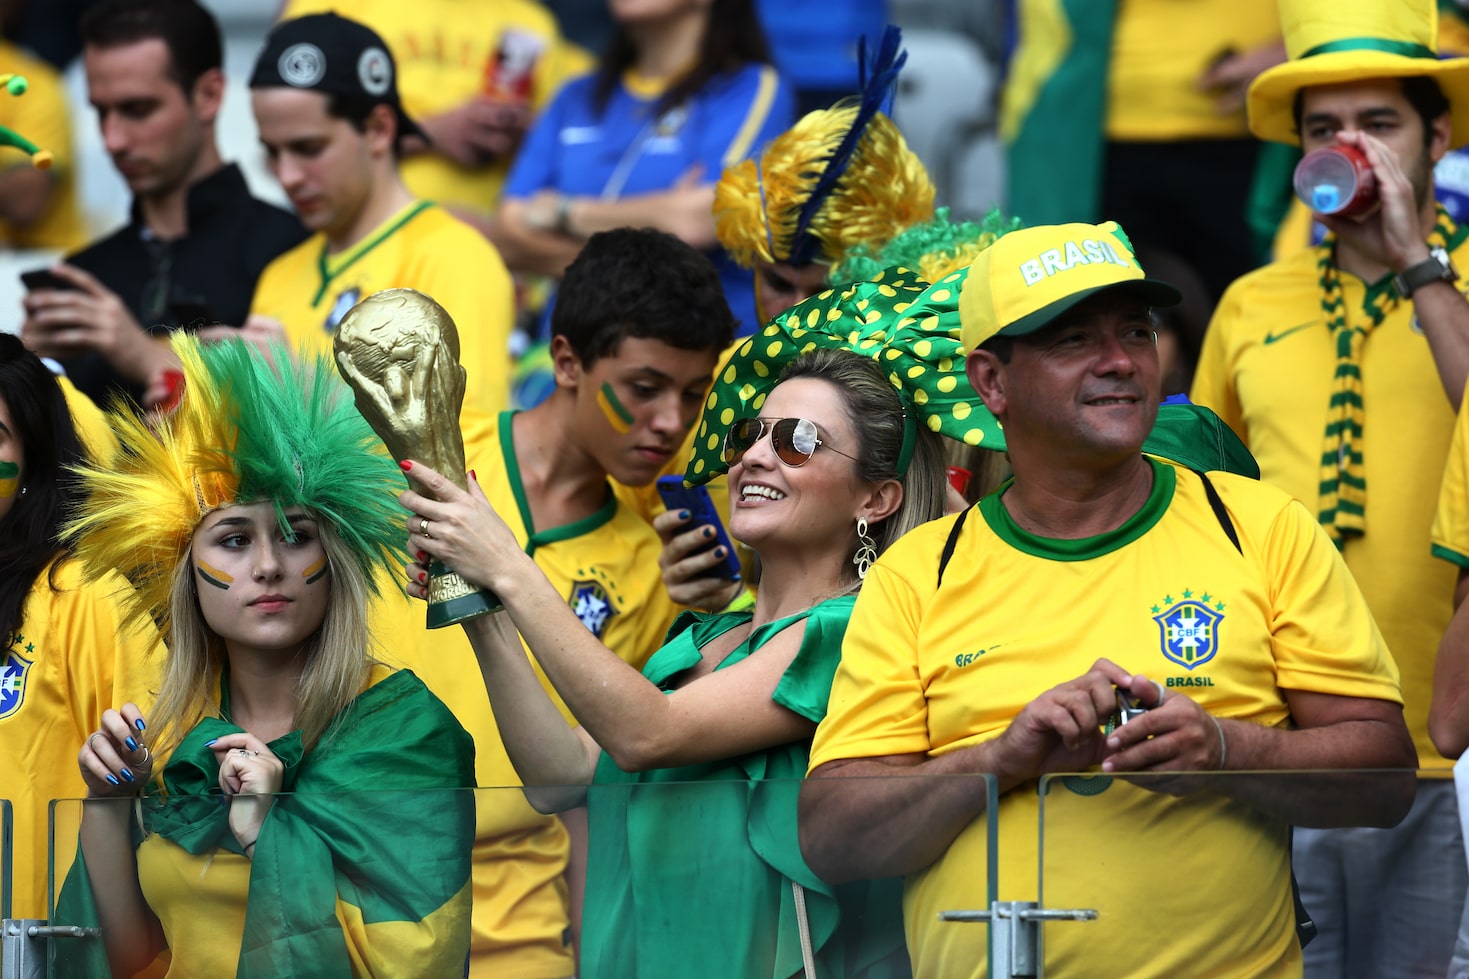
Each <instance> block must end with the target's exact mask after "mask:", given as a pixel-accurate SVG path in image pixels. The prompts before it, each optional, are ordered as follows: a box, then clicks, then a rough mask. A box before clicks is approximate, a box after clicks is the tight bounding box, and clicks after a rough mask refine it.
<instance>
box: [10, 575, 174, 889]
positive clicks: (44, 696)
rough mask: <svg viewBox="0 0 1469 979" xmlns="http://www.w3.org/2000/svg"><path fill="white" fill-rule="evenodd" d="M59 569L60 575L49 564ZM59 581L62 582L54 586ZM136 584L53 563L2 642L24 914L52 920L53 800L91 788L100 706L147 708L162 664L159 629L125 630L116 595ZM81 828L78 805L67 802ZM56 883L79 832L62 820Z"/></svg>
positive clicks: (15, 874)
mask: <svg viewBox="0 0 1469 979" xmlns="http://www.w3.org/2000/svg"><path fill="white" fill-rule="evenodd" d="M53 567H54V568H55V569H56V571H55V577H54V579H53V578H52V577H51V569H52V568H53ZM53 581H54V583H55V585H56V590H53V589H52V588H51V584H52V582H53ZM128 587H129V586H128V584H127V582H126V581H124V580H123V579H122V578H121V577H120V576H118V575H109V576H107V577H105V578H103V579H101V580H99V581H97V582H95V583H92V584H86V583H84V582H83V581H82V575H81V568H80V566H78V565H77V564H76V563H75V562H73V561H62V562H61V563H60V564H53V565H48V566H47V568H46V569H45V570H43V571H42V572H41V574H40V576H39V577H38V578H37V579H36V583H35V584H34V585H32V586H31V591H30V594H29V595H28V596H27V597H26V601H25V606H24V609H23V612H22V615H23V618H22V620H21V627H20V633H19V634H18V635H15V636H11V637H9V640H10V641H9V643H8V645H7V646H4V647H0V742H3V743H4V744H5V751H4V752H0V799H6V800H8V801H9V802H10V804H11V806H12V810H11V811H12V814H13V816H14V820H15V823H14V826H15V838H14V847H13V849H12V850H11V854H12V855H13V857H14V861H15V862H14V865H13V867H7V868H5V869H4V870H3V871H0V872H4V873H10V874H11V875H12V881H13V884H14V905H13V908H12V912H13V914H14V916H15V917H17V918H49V917H50V913H49V912H48V910H47V908H46V852H47V835H48V834H47V822H48V804H49V803H50V802H51V800H53V799H78V798H81V797H82V796H84V795H86V793H87V787H86V785H85V784H84V783H83V782H82V776H81V774H80V772H79V771H78V770H77V752H78V751H79V750H80V749H81V746H82V743H83V742H84V741H85V740H86V738H87V736H88V735H89V734H91V733H92V732H93V731H95V730H97V727H98V726H99V725H100V724H101V722H102V712H103V711H105V710H107V709H109V708H115V707H121V706H122V705H123V704H125V703H128V702H132V703H135V704H137V705H138V707H139V708H141V709H142V711H143V712H144V714H145V715H146V714H147V713H148V711H149V709H150V708H151V706H152V700H153V698H152V691H153V690H154V688H156V686H157V679H156V678H157V674H158V670H159V669H160V668H161V666H162V661H163V647H162V646H161V645H160V644H159V642H158V637H157V633H155V632H152V630H151V629H149V630H147V631H146V632H145V631H141V630H139V631H127V630H124V629H122V627H121V625H120V622H121V615H120V614H119V611H118V607H117V605H116V601H115V597H114V596H116V595H118V594H120V593H121V592H122V591H124V590H125V589H127V588H128ZM62 808H63V810H64V812H62V813H59V814H58V816H59V818H60V819H61V820H62V821H63V823H64V821H65V815H66V814H67V813H69V814H70V816H71V817H72V819H71V825H72V826H73V827H74V826H75V817H76V816H77V815H78V811H77V806H76V804H72V805H70V806H63V807H62ZM57 839H58V840H63V841H64V840H67V839H70V840H71V843H70V845H68V844H66V843H64V842H63V843H61V844H60V845H58V846H57V848H56V857H57V867H56V873H57V877H56V881H57V886H58V888H59V887H60V883H61V881H62V879H64V878H65V876H66V871H67V868H68V867H69V866H70V865H71V860H72V857H73V856H74V855H75V853H76V834H75V833H74V832H73V833H71V834H70V835H69V836H68V835H67V833H66V832H65V829H64V828H63V827H62V826H61V825H60V824H59V825H58V836H57Z"/></svg>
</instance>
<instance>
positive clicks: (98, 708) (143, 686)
mask: <svg viewBox="0 0 1469 979" xmlns="http://www.w3.org/2000/svg"><path fill="white" fill-rule="evenodd" d="M41 581H42V582H44V578H43V579H41ZM56 582H57V584H58V585H59V586H60V590H59V591H57V592H54V593H53V595H52V604H51V621H52V627H53V628H54V629H55V635H56V647H57V648H58V649H64V650H66V651H67V660H66V673H67V683H68V685H69V687H70V691H69V692H70V696H69V697H68V698H67V700H68V705H69V707H70V708H71V712H72V722H73V723H74V724H75V725H76V730H77V733H78V736H81V735H83V734H85V733H86V732H88V731H93V730H95V729H96V728H97V724H98V723H99V722H100V720H101V719H102V712H103V711H105V710H107V709H109V708H116V707H121V706H122V705H123V704H126V703H134V704H137V705H138V707H139V709H140V710H142V711H143V715H144V717H145V718H146V717H147V716H148V712H149V711H150V710H151V709H152V707H153V696H154V694H155V692H156V690H157V686H158V683H157V676H158V671H159V669H160V668H161V666H162V663H163V645H162V643H161V642H160V641H159V638H158V633H157V631H156V630H154V629H153V628H152V626H140V627H138V628H131V627H129V628H124V627H123V626H122V614H121V611H120V610H119V608H118V605H117V600H118V597H119V596H121V595H123V594H125V593H126V591H127V590H128V589H129V588H130V586H129V585H128V583H127V581H126V580H125V579H123V577H122V576H121V575H119V574H116V573H112V574H108V575H105V576H103V577H102V578H100V579H98V580H97V581H94V582H86V581H83V580H82V577H81V571H80V568H78V567H77V565H76V564H75V563H72V562H68V563H67V564H66V565H64V566H62V568H61V569H60V570H59V571H58V574H57V576H56ZM43 586H44V585H43ZM78 747H80V742H78Z"/></svg>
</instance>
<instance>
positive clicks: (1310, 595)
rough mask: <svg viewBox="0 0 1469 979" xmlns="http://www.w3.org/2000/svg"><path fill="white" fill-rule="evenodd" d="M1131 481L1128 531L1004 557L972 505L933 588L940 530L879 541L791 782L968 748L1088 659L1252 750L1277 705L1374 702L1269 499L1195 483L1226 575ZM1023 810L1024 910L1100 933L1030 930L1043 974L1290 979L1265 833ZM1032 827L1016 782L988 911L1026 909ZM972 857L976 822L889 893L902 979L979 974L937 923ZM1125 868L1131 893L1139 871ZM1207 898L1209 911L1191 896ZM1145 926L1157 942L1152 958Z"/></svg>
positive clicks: (1118, 810) (1055, 790)
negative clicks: (909, 963) (900, 893)
mask: <svg viewBox="0 0 1469 979" xmlns="http://www.w3.org/2000/svg"><path fill="white" fill-rule="evenodd" d="M1152 465H1153V471H1154V485H1153V489H1152V492H1151V494H1150V496H1149V498H1148V500H1147V502H1146V503H1145V504H1144V505H1143V507H1142V508H1141V509H1140V510H1139V512H1138V513H1137V514H1136V515H1134V516H1133V517H1132V518H1131V519H1129V520H1128V521H1127V522H1126V523H1124V524H1123V525H1122V526H1121V527H1119V528H1118V529H1117V530H1115V531H1113V532H1111V533H1109V534H1105V535H1101V536H1098V537H1093V538H1088V539H1083V540H1075V541H1056V540H1048V539H1044V538H1040V537H1036V536H1034V535H1032V534H1028V533H1026V532H1025V531H1023V530H1021V529H1020V528H1019V527H1018V526H1017V525H1016V524H1015V523H1014V521H1013V520H1011V519H1010V518H1009V515H1008V513H1007V512H1006V511H1005V509H1004V506H1003V503H1002V502H1001V500H1000V495H999V494H998V493H996V494H991V495H990V496H988V497H985V498H984V499H983V500H981V501H980V503H978V504H977V509H976V510H971V511H969V513H968V517H967V519H966V522H965V524H964V527H963V531H962V533H961V534H960V537H959V540H958V542H957V547H956V548H955V550H954V556H953V558H952V560H951V561H950V563H949V565H948V567H947V568H946V569H945V572H944V577H943V584H942V587H939V586H938V584H937V571H938V565H939V559H940V554H941V552H942V551H943V549H944V543H945V540H946V538H947V536H948V534H949V532H950V530H951V528H952V527H953V519H951V518H950V519H942V520H938V521H934V522H933V523H930V524H927V525H925V526H923V527H920V528H919V529H917V530H915V531H913V532H912V533H910V534H908V535H907V536H905V537H904V538H903V539H902V540H900V541H898V542H897V543H896V544H895V545H894V546H893V547H892V548H891V549H890V550H889V551H888V552H887V554H885V555H883V557H882V559H881V560H879V561H878V563H877V565H876V566H875V567H874V568H873V570H872V571H871V573H870V574H869V575H868V576H867V580H866V583H865V584H864V585H863V588H862V594H861V595H860V597H859V598H858V600H857V605H856V609H855V610H854V612H853V614H852V620H851V625H850V628H848V630H847V637H846V641H845V642H844V643H843V646H842V662H841V665H840V666H839V667H838V669H837V674H836V679H835V681H834V683H833V685H832V691H831V700H830V703H829V706H828V713H827V716H826V719H825V721H823V722H822V724H821V726H820V728H819V729H818V730H817V732H816V739H815V743H814V744H813V746H812V750H811V766H812V767H813V768H814V767H816V766H818V765H822V764H824V763H826V762H830V761H835V760H838V759H843V758H864V757H873V756H881V755H900V754H917V753H921V754H925V755H929V756H937V755H942V754H945V753H947V752H950V751H954V750H957V749H959V748H962V747H965V746H968V745H973V744H977V743H979V742H983V741H988V740H992V739H994V738H996V737H998V736H999V735H1000V734H1001V733H1002V732H1003V731H1004V730H1005V729H1006V728H1007V727H1008V726H1009V724H1010V722H1011V721H1012V720H1013V719H1014V718H1015V716H1016V715H1018V714H1019V713H1020V711H1021V710H1022V709H1023V708H1024V707H1025V705H1026V704H1028V703H1030V702H1031V701H1032V700H1034V699H1035V698H1036V697H1037V696H1039V695H1040V694H1041V693H1043V692H1045V691H1046V690H1049V689H1051V688H1052V687H1055V686H1057V685H1059V684H1061V683H1064V682H1066V681H1068V680H1071V679H1074V678H1076V677H1078V676H1081V675H1082V674H1084V673H1085V672H1086V671H1087V670H1088V669H1090V668H1091V666H1092V664H1093V663H1094V662H1095V661H1096V660H1097V659H1098V658H1099V657H1101V656H1106V657H1108V658H1109V659H1111V660H1112V661H1114V662H1116V663H1117V664H1119V665H1120V666H1122V667H1123V668H1124V669H1126V670H1129V671H1132V672H1134V673H1142V674H1143V675H1145V676H1149V677H1152V678H1154V679H1156V680H1157V681H1158V682H1160V683H1163V684H1166V686H1167V687H1168V688H1170V689H1172V690H1173V691H1175V695H1177V693H1182V694H1186V695H1187V696H1190V697H1192V698H1194V699H1195V700H1196V701H1198V702H1199V703H1200V704H1202V705H1203V706H1204V707H1205V709H1207V710H1208V711H1209V712H1210V713H1211V714H1214V715H1217V716H1219V717H1227V718H1235V719H1239V720H1245V721H1252V722H1254V723H1257V724H1261V725H1264V726H1267V727H1277V728H1279V727H1285V726H1286V725H1287V724H1288V723H1289V710H1288V706H1287V703H1286V700H1285V697H1284V695H1283V692H1282V691H1283V690H1306V691H1313V692H1320V693H1327V694H1335V695H1340V696H1350V697H1364V698H1373V699H1381V700H1388V701H1393V702H1398V700H1399V697H1398V682H1397V671H1396V669H1395V668H1394V665H1393V662H1392V658H1391V656H1390V655H1389V654H1388V651H1387V648H1386V646H1384V645H1383V642H1382V639H1381V636H1380V635H1379V634H1378V632H1377V629H1376V628H1375V626H1374V625H1373V623H1372V618H1371V616H1370V615H1369V614H1368V612H1367V609H1366V606H1365V604H1364V603H1363V602H1362V598H1361V595H1360V593H1359V592H1358V590H1357V587H1356V585H1355V583H1354V582H1353V581H1352V578H1351V575H1349V574H1348V573H1347V571H1346V568H1345V567H1344V566H1343V564H1342V562H1341V559H1340V557H1339V556H1338V555H1337V553H1336V551H1335V549H1334V548H1333V546H1332V544H1331V541H1330V540H1329V539H1328V538H1327V536H1326V534H1325V532H1324V531H1322V529H1321V528H1320V527H1319V526H1317V524H1316V522H1315V520H1314V518H1313V517H1312V516H1311V515H1310V514H1308V513H1307V512H1306V511H1305V510H1304V509H1303V508H1302V507H1301V506H1300V505H1299V504H1298V503H1295V502H1293V501H1292V500H1290V499H1289V498H1288V497H1287V496H1286V495H1285V494H1284V493H1281V492H1280V491H1278V490H1276V489H1274V488H1273V487H1269V486H1265V485H1263V484H1260V483H1256V482H1254V481H1252V480H1247V479H1244V478H1243V477H1238V476H1233V475H1230V474H1227V473H1213V474H1211V475H1210V476H1209V478H1210V480H1211V481H1212V482H1213V484H1214V486H1215V488H1216V489H1217V491H1218V493H1219V495H1220V497H1221V498H1222V500H1223V502H1224V505H1225V507H1226V509H1227V511H1228V513H1229V515H1230V521H1231V523H1232V524H1233V526H1234V528H1235V530H1236V532H1237V533H1238V536H1239V539H1240V545H1241V550H1239V551H1237V550H1236V549H1235V547H1234V545H1233V544H1232V543H1231V542H1230V540H1229V538H1228V537H1227V536H1226V534H1225V531H1224V529H1223V527H1222V526H1221V524H1220V521H1219V518H1218V517H1216V516H1215V514H1214V512H1213V511H1212V509H1211V508H1210V505H1209V502H1208V499H1207V497H1206V495H1205V491H1204V487H1203V485H1202V483H1201V481H1200V479H1199V477H1198V476H1197V475H1195V474H1194V473H1191V472H1189V471H1187V470H1182V469H1175V468H1174V467H1172V466H1170V465H1167V464H1165V463H1161V462H1153V463H1152ZM1001 492H1003V490H1002V491H1001ZM1044 807H1045V808H1044V814H1045V819H1046V826H1047V830H1046V832H1045V838H1044V845H1045V875H1046V876H1045V902H1046V904H1047V905H1048V906H1051V907H1084V908H1098V909H1101V910H1102V911H1103V915H1102V917H1101V918H1100V919H1099V920H1097V921H1095V922H1089V923H1086V924H1080V925H1073V926H1067V927H1054V928H1048V929H1047V930H1046V971H1047V974H1054V975H1090V974H1095V973H1096V969H1097V966H1096V963H1099V962H1104V963H1106V964H1107V969H1106V972H1107V974H1108V975H1118V976H1124V975H1125V976H1130V977H1134V979H1138V977H1149V976H1156V977H1164V976H1169V977H1171V976H1181V975H1190V976H1205V975H1209V976H1226V975H1228V976H1236V975H1251V976H1277V975H1279V976H1286V975H1297V976H1298V975H1299V974H1300V968H1301V966H1300V951H1299V948H1298V947H1297V945H1296V942H1295V936H1294V919H1293V918H1292V916H1291V895H1290V877H1289V872H1288V867H1287V864H1286V850H1285V847H1286V840H1287V836H1286V834H1287V829H1286V827H1285V826H1284V825H1283V824H1279V823H1276V822H1274V821H1272V820H1269V819H1266V818H1265V817H1263V816H1261V815H1260V814H1258V813H1257V812H1255V811H1254V810H1247V809H1246V808H1245V807H1243V806H1240V805H1237V804H1235V803H1231V802H1227V801H1225V799H1224V798H1223V797H1221V796H1215V795H1212V794H1208V793H1200V794H1197V795H1193V796H1189V797H1186V798H1184V799H1173V798H1172V797H1169V796H1163V795H1160V794H1154V793H1150V792H1147V791H1146V790H1144V789H1141V788H1139V787H1137V786H1135V785H1131V784H1127V783H1124V782H1121V781H1117V780H1113V779H1110V778H1107V777H1102V776H1094V777H1072V778H1069V779H1066V780H1064V781H1061V782H1060V783H1059V784H1051V785H1050V786H1049V792H1048V794H1047V797H1046V799H1045V802H1044ZM1040 815H1041V801H1040V798H1039V795H1038V791H1037V783H1036V782H1033V781H1032V782H1026V783H1022V784H1020V785H1018V786H1016V787H1015V788H1014V789H1012V790H1011V791H1010V792H1009V793H1007V794H1006V795H1005V796H1004V797H1003V799H1002V801H1001V804H1000V808H999V841H998V842H999V850H998V852H999V853H1000V855H1001V857H1000V860H1001V862H1000V866H999V868H998V872H999V880H998V884H999V887H1000V893H1002V894H1004V895H1005V896H1006V897H1009V898H1012V899H1017V900H1025V899H1034V898H1035V897H1036V885H1037V877H1038V867H1039V858H1038V854H1037V832H1038V825H1039V823H1038V820H1039V818H1040ZM986 837H987V830H986V824H985V818H984V817H983V816H980V817H978V818H976V819H975V821H974V822H972V823H971V824H970V825H969V826H968V827H967V828H966V829H965V830H964V831H963V832H961V834H960V835H959V837H958V838H957V839H956V840H955V842H954V843H953V845H952V846H951V847H950V848H949V849H948V851H947V852H946V853H945V855H944V856H943V857H941V858H940V859H939V860H938V861H937V862H936V863H935V864H934V865H933V866H931V867H929V868H928V869H926V870H924V871H922V872H920V873H917V874H915V875H913V876H911V877H909V878H908V880H907V881H906V885H905V892H904V919H905V925H906V928H907V931H908V947H909V948H910V949H913V950H915V952H914V956H915V959H914V964H915V974H916V975H917V976H919V977H933V979H939V977H942V979H949V977H953V976H962V975H973V976H983V975H984V974H985V971H984V970H985V962H984V958H985V930H984V929H983V928H978V927H975V926H961V925H955V924H949V923H944V922H940V921H939V920H938V919H937V914H938V912H939V911H942V910H948V909H959V908H975V907H984V906H985V905H986V901H987V898H986V893H985V881H986V872H987V868H986ZM1139 852H1146V853H1147V854H1148V855H1149V866H1151V867H1152V868H1154V870H1155V872H1146V871H1147V868H1145V867H1142V866H1139V864H1138V853H1139ZM1221 874H1222V875H1224V876H1227V877H1228V879H1229V880H1230V887H1229V889H1228V891H1229V893H1227V894H1226V893H1223V892H1221V891H1220V889H1219V888H1217V887H1214V886H1200V883H1199V882H1200V881H1217V880H1220V879H1221ZM1099 882H1108V886H1104V887H1103V888H1102V889H1101V890H1100V891H1099V890H1098V886H1099ZM1242 894H1243V895H1248V899H1241V898H1240V895H1242ZM1160 914H1162V915H1165V916H1166V920H1167V922H1168V928H1167V932H1168V938H1167V940H1166V941H1158V940H1157V935H1158V931H1157V929H1158V927H1159V923H1160V919H1159V917H1158V916H1159V915H1160ZM960 963H963V967H962V968H960V966H959V964H960Z"/></svg>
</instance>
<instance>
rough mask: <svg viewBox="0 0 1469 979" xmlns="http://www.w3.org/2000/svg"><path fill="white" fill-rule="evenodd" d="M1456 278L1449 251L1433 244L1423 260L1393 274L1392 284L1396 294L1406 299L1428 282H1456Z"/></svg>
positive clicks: (1456, 273)
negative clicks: (1396, 291)
mask: <svg viewBox="0 0 1469 979" xmlns="http://www.w3.org/2000/svg"><path fill="white" fill-rule="evenodd" d="M1458 278H1459V273H1458V272H1457V271H1455V270H1454V263H1453V262H1450V261H1449V253H1448V252H1446V251H1444V250H1443V249H1442V248H1440V247H1438V246H1434V247H1433V248H1430V249H1429V250H1428V257H1427V258H1425V259H1424V260H1423V261H1421V262H1419V263H1418V264H1417V265H1410V266H1408V267H1407V268H1405V269H1403V270H1402V271H1401V272H1399V273H1398V274H1397V275H1395V276H1393V285H1395V286H1397V287H1398V295H1400V296H1402V297H1403V298H1405V299H1406V298H1407V297H1408V296H1411V295H1412V294H1413V293H1414V292H1416V291H1417V290H1419V289H1421V288H1422V287H1423V286H1426V285H1428V283H1430V282H1437V281H1438V280H1440V279H1442V280H1443V281H1445V282H1456V281H1458Z"/></svg>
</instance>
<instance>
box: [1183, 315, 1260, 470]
mask: <svg viewBox="0 0 1469 979" xmlns="http://www.w3.org/2000/svg"><path fill="white" fill-rule="evenodd" d="M1238 297H1239V289H1238V286H1232V287H1230V288H1229V289H1227V290H1225V292H1224V296H1223V298H1222V299H1220V301H1219V306H1218V308H1217V309H1215V310H1214V318H1213V319H1211V320H1210V321H1209V329H1208V331H1207V332H1206V333H1205V334H1204V345H1203V349H1201V350H1200V351H1199V366H1198V367H1197V368H1196V369H1195V370H1194V384H1193V388H1192V390H1190V391H1189V400H1190V401H1192V402H1193V403H1194V404H1198V405H1203V406H1204V407H1206V408H1212V409H1213V411H1214V413H1215V414H1216V415H1218V416H1219V417H1220V418H1222V419H1224V424H1226V425H1228V426H1229V427H1230V428H1232V429H1234V433H1235V434H1236V435H1238V436H1239V437H1240V439H1241V440H1243V442H1244V443H1245V445H1246V446H1247V447H1248V446H1249V444H1250V440H1249V436H1248V433H1247V432H1246V431H1245V420H1244V415H1243V413H1242V412H1241V410H1240V405H1239V395H1238V393H1237V392H1236V391H1235V387H1234V364H1233V359H1232V357H1231V356H1230V351H1229V333H1230V330H1229V327H1230V325H1231V324H1232V323H1234V322H1235V321H1236V320H1235V317H1237V316H1238V315H1239V298H1238Z"/></svg>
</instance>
